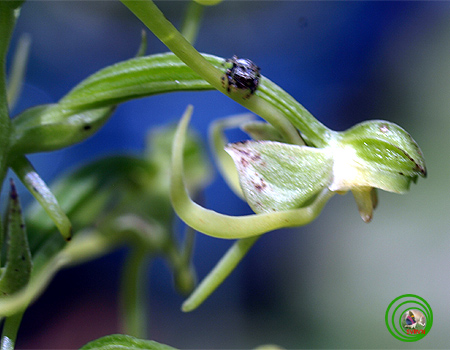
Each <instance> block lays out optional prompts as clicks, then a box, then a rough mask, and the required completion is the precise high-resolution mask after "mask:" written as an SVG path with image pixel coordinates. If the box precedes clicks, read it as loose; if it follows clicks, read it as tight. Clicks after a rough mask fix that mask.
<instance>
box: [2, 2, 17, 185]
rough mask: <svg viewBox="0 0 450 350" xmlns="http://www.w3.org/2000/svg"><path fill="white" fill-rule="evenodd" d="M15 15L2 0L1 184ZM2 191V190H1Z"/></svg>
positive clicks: (6, 143)
mask: <svg viewBox="0 0 450 350" xmlns="http://www.w3.org/2000/svg"><path fill="white" fill-rule="evenodd" d="M14 24H15V16H14V10H12V9H11V8H10V7H9V6H8V4H7V3H6V2H5V1H0V186H1V184H3V180H4V178H5V176H6V171H7V169H8V166H7V154H8V148H9V135H10V128H11V121H10V118H9V111H8V102H7V101H8V97H7V88H6V54H7V53H8V48H9V42H10V40H11V35H12V32H13V29H14ZM0 191H1V190H0Z"/></svg>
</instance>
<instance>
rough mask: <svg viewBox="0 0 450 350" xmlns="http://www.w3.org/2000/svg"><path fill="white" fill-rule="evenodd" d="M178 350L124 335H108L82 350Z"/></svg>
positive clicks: (88, 344) (90, 343)
mask: <svg viewBox="0 0 450 350" xmlns="http://www.w3.org/2000/svg"><path fill="white" fill-rule="evenodd" d="M116 349H117V350H123V349H127V350H176V349H175V348H173V347H171V346H168V345H164V344H161V343H157V342H155V341H153V340H143V339H138V338H134V337H131V336H129V335H124V334H113V335H108V336H106V337H103V338H99V339H97V340H93V341H91V342H89V343H87V344H86V345H85V346H83V347H82V348H81V349H80V350H116Z"/></svg>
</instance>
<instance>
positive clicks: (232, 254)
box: [182, 236, 261, 312]
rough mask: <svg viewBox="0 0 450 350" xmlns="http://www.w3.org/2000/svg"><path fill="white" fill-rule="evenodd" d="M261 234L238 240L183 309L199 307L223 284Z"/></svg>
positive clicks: (184, 304) (187, 310)
mask: <svg viewBox="0 0 450 350" xmlns="http://www.w3.org/2000/svg"><path fill="white" fill-rule="evenodd" d="M260 237H261V236H255V237H250V238H244V239H240V240H237V241H236V242H234V244H233V245H232V246H231V248H230V249H229V250H228V251H227V253H226V254H225V255H224V256H223V257H222V258H221V259H220V261H219V262H218V263H217V265H216V266H215V267H214V269H212V270H211V271H210V272H209V273H208V276H206V277H205V279H203V281H202V282H201V283H200V285H199V286H198V287H197V288H196V289H195V291H194V293H192V294H191V296H190V297H189V298H188V299H187V300H186V301H185V302H184V303H183V306H182V310H183V311H185V312H189V311H192V310H194V309H195V308H197V307H198V306H199V305H200V304H201V303H203V301H205V300H206V298H208V297H209V296H210V295H211V293H212V292H214V291H215V290H216V289H217V287H218V286H220V285H221V284H222V282H223V281H224V280H225V278H227V277H228V275H229V274H230V273H231V272H232V271H233V270H234V269H235V267H236V266H237V265H238V264H239V262H240V261H241V260H242V259H243V258H244V256H245V255H246V254H247V253H248V251H249V250H250V248H251V247H253V245H254V244H255V243H256V241H257V240H258V239H259V238H260Z"/></svg>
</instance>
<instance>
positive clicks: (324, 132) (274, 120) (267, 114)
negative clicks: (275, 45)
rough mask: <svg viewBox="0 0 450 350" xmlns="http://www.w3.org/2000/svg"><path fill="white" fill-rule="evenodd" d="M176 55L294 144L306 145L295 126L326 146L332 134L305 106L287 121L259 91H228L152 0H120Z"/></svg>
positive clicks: (216, 71) (218, 72) (215, 71)
mask: <svg viewBox="0 0 450 350" xmlns="http://www.w3.org/2000/svg"><path fill="white" fill-rule="evenodd" d="M121 1H122V3H123V4H124V5H125V6H127V7H128V9H130V10H131V11H132V12H133V13H134V14H135V15H136V16H137V17H138V18H139V19H140V20H141V21H142V23H144V24H145V25H146V26H147V27H148V28H149V29H150V30H151V31H152V32H153V34H155V35H156V36H157V37H158V38H159V39H160V40H161V41H162V42H163V43H164V44H165V45H166V46H167V47H168V48H169V49H170V50H171V51H172V52H173V53H174V54H175V55H177V56H178V57H179V58H180V59H181V60H182V61H183V62H184V63H185V64H186V65H188V66H189V67H190V68H191V69H192V70H193V71H195V72H196V73H197V74H198V75H199V76H200V77H202V78H203V79H205V80H206V81H207V82H208V83H209V84H211V86H213V87H214V88H215V89H217V90H219V91H220V92H222V93H224V94H225V95H227V96H228V97H230V98H232V99H233V100H234V101H236V102H238V103H240V104H241V105H242V106H244V107H245V108H247V109H249V110H250V111H252V112H254V113H255V114H257V115H259V116H261V117H262V118H264V119H265V120H266V121H268V122H269V123H270V124H272V125H273V126H274V127H276V128H277V129H278V130H279V131H280V132H281V134H282V135H283V136H284V137H285V139H286V141H287V142H289V143H292V144H303V141H302V140H301V139H300V137H299V135H298V133H297V131H296V130H295V128H294V127H293V126H292V125H295V126H296V127H297V128H299V129H300V130H301V132H302V133H303V134H305V135H306V138H307V139H308V141H309V142H310V143H312V144H313V145H315V146H316V147H322V146H325V145H326V144H327V143H328V140H329V138H330V137H331V136H332V135H331V133H330V130H329V129H328V128H326V127H325V126H324V125H323V124H321V123H320V122H319V121H317V120H316V119H315V118H314V117H313V116H312V115H311V114H310V113H309V112H308V111H306V109H304V108H302V111H301V112H302V113H301V114H300V115H298V114H294V115H290V119H289V120H287V119H286V118H285V117H284V116H283V114H282V113H281V112H280V111H279V109H277V108H275V107H274V106H273V105H272V104H271V103H270V97H268V98H266V99H263V98H258V91H256V93H255V95H253V96H252V97H251V98H248V99H245V98H243V97H242V95H241V94H229V93H228V92H227V89H226V88H225V86H224V84H223V82H222V76H223V71H222V70H220V69H219V68H217V67H214V66H213V65H212V64H210V63H209V62H208V61H207V60H206V59H205V58H204V57H203V56H202V55H201V54H200V53H199V52H198V51H197V50H196V49H195V48H194V47H193V46H192V45H191V44H190V43H189V42H188V41H187V40H186V39H185V38H184V37H183V36H182V35H181V33H180V32H178V31H177V29H176V28H175V27H174V26H173V25H172V23H170V22H169V21H168V20H167V19H166V18H165V17H164V15H163V13H162V12H161V11H160V10H159V9H158V8H157V7H156V5H155V4H154V3H153V2H152V1H151V0H141V1H133V0H121ZM283 108H289V106H283Z"/></svg>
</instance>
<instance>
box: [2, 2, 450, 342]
mask: <svg viewBox="0 0 450 350" xmlns="http://www.w3.org/2000/svg"><path fill="white" fill-rule="evenodd" d="M157 4H158V5H159V6H160V8H161V9H162V11H163V12H164V13H165V15H166V16H167V17H168V18H169V19H170V20H171V21H173V23H174V24H175V25H176V26H179V25H180V23H181V21H182V13H183V10H184V9H185V7H186V5H187V2H185V1H173V2H172V1H162V2H157ZM142 27H143V26H142V25H141V23H140V22H139V21H138V20H137V19H136V18H135V17H134V16H133V15H132V14H131V13H130V12H129V11H128V10H127V9H126V8H125V7H124V6H123V5H122V4H121V3H119V2H112V1H78V2H71V1H62V2H55V1H51V2H45V1H30V2H28V3H26V4H25V5H24V6H23V9H22V13H21V17H20V18H19V21H18V25H17V29H16V32H15V35H14V40H13V43H12V46H13V47H14V46H15V44H16V42H17V39H18V38H19V36H20V34H22V33H29V34H30V35H31V37H32V47H31V55H30V61H29V66H28V71H27V76H26V85H25V87H24V91H23V95H22V97H21V100H20V101H19V104H18V106H17V108H16V110H15V111H13V114H14V113H18V112H20V111H21V110H23V109H25V108H27V107H30V106H33V105H36V104H41V103H50V102H56V101H58V100H59V99H60V98H61V97H62V96H64V95H65V94H66V93H67V92H68V91H69V90H70V89H71V88H72V87H73V86H74V85H76V84H77V83H78V82H80V81H81V80H83V79H84V78H86V77H87V76H89V75H90V74H92V73H94V72H96V71H97V70H98V69H101V68H103V67H105V66H107V65H110V64H113V63H115V62H118V61H122V60H125V59H128V58H130V57H132V56H133V55H134V54H135V52H136V50H137V48H138V46H139V42H140V31H141V29H142ZM196 48H197V49H198V50H199V51H201V52H206V53H211V54H215V55H218V56H222V57H231V56H232V55H238V56H239V57H246V58H250V59H251V60H253V61H254V62H255V63H256V64H257V65H259V66H260V67H261V73H262V74H263V75H265V76H267V77H268V78H269V79H271V80H272V81H274V82H275V83H277V84H278V85H279V86H281V87H282V88H283V89H285V90H286V91H287V92H289V93H290V94H291V95H292V96H293V97H294V98H296V99H297V100H298V101H299V102H300V103H302V104H303V105H304V106H305V107H306V108H307V109H308V110H309V111H310V112H311V113H312V114H313V115H314V116H316V117H317V118H318V119H319V120H320V121H321V122H323V123H324V124H326V125H327V126H329V127H331V128H333V129H336V130H344V129H346V128H348V127H350V126H352V125H354V124H355V123H357V122H359V121H362V120H366V119H387V120H390V121H393V122H395V123H398V124H400V125H401V126H403V127H404V128H405V129H406V130H408V131H409V132H410V133H411V134H412V135H413V137H414V138H415V139H416V141H418V143H419V144H420V145H421V147H422V150H423V151H424V154H425V159H426V160H427V165H428V169H429V173H430V176H429V178H428V179H426V180H422V179H421V180H419V183H418V185H417V186H413V187H412V189H411V193H409V194H407V195H406V196H398V195H393V194H385V193H381V196H380V207H379V208H378V209H377V211H376V212H375V218H374V220H373V222H372V223H371V224H369V225H367V224H364V223H363V222H362V221H361V219H360V218H359V215H358V213H357V210H356V205H355V203H354V201H353V199H352V197H351V196H350V195H346V196H343V197H341V196H337V197H335V198H333V199H332V201H331V202H330V203H329V204H328V205H327V206H326V208H325V210H324V212H323V213H322V214H321V216H320V217H319V218H318V219H317V220H316V222H314V223H313V224H311V225H309V226H307V227H304V228H299V229H291V230H282V231H279V232H274V233H270V234H267V235H266V236H265V237H263V239H261V240H260V241H259V242H258V244H257V245H256V246H255V247H254V249H252V251H251V252H250V254H249V255H248V256H247V257H246V258H245V260H244V261H243V262H242V263H241V265H240V266H239V267H238V269H237V270H236V271H235V272H234V273H233V275H232V276H230V278H229V279H228V280H227V281H226V282H225V284H224V285H223V286H221V287H220V289H219V290H218V291H217V292H216V293H215V294H213V295H212V297H211V298H210V299H209V300H208V301H207V302H206V303H205V304H204V305H203V306H202V307H201V308H200V309H199V310H198V311H195V312H193V313H190V314H183V313H181V312H180V311H179V307H180V305H181V303H182V301H183V298H182V297H181V296H178V295H177V294H176V293H175V292H173V289H172V283H171V279H170V276H169V272H168V269H167V268H166V267H165V265H164V264H163V263H162V262H160V261H156V262H155V263H154V264H153V265H152V266H151V269H150V272H149V273H150V274H151V282H150V284H151V286H150V290H149V295H150V309H149V311H148V312H149V313H150V317H151V325H150V330H149V334H150V338H152V339H154V340H157V341H160V342H163V343H167V344H169V345H172V346H175V347H180V348H250V347H255V346H257V345H260V344H265V343H275V344H279V345H280V346H283V347H286V348H352V347H357V348H380V347H384V348H392V347H396V348H402V347H409V348H423V347H426V348H446V347H448V343H447V341H448V339H449V338H448V332H447V329H448V326H447V325H446V324H447V322H448V321H446V315H448V314H449V313H450V305H449V303H448V289H449V287H450V279H449V276H448V272H447V269H446V266H448V264H449V263H450V261H449V260H450V258H449V256H450V254H449V251H450V248H449V247H450V245H449V243H450V242H449V241H450V240H449V237H448V236H449V235H448V227H449V225H448V224H449V222H448V220H449V219H448V217H449V216H448V209H447V208H448V195H447V194H448V192H449V176H448V173H449V172H448V171H449V170H450V169H449V165H448V157H447V155H448V153H449V146H450V145H448V140H447V139H448V137H447V136H446V131H447V130H449V127H450V125H449V124H450V123H449V118H448V114H449V112H448V110H449V109H448V107H449V101H450V96H449V91H450V88H449V87H450V83H449V82H450V63H449V62H450V3H449V2H425V1H424V2H421V1H414V2H406V1H401V2H364V1H363V2H334V1H329V2H306V1H225V2H224V3H222V4H220V5H218V6H215V7H209V8H206V10H205V17H204V21H203V24H202V28H201V32H200V35H199V37H198V40H197V42H196ZM163 51H166V48H165V47H164V46H163V45H162V44H161V43H160V42H159V41H158V40H157V39H156V38H155V37H153V35H152V34H151V33H149V45H148V53H156V52H163ZM187 104H193V105H194V107H195V111H194V118H193V122H192V126H193V127H194V128H195V129H197V130H198V131H199V132H200V133H201V135H203V137H204V138H205V141H206V131H207V128H208V124H209V122H210V121H212V120H214V119H216V118H222V117H226V116H229V115H232V114H236V113H242V112H244V111H245V110H244V109H243V107H241V106H240V105H238V104H236V103H235V102H233V101H231V100H229V99H228V98H226V97H225V96H223V95H221V94H220V93H218V92H213V91H211V92H201V93H174V94H168V95H161V96H155V97H151V98H146V99H141V100H136V101H131V102H127V103H125V104H123V105H121V106H120V107H119V108H118V110H117V112H116V113H115V115H114V116H113V117H112V118H111V120H110V121H109V122H108V123H107V125H106V126H105V127H104V128H103V129H102V130H101V131H100V132H98V133H97V134H96V135H95V136H93V137H92V138H90V139H89V140H87V141H85V142H83V143H81V144H79V145H75V146H73V147H70V148H68V149H65V150H62V151H58V152H53V153H50V154H37V155H33V156H32V157H31V160H32V162H33V164H34V165H35V167H36V168H37V170H38V171H39V173H40V174H41V175H42V177H43V178H44V179H45V180H46V181H47V182H51V181H52V179H53V178H55V177H56V176H57V175H59V174H61V173H63V172H65V171H67V170H69V169H71V168H74V167H77V166H79V165H81V164H83V162H86V161H88V160H91V159H95V158H98V157H101V156H104V155H109V154H114V153H117V152H120V153H139V152H140V151H142V149H143V146H144V142H145V137H146V133H147V130H148V129H150V128H151V127H153V126H155V125H162V124H166V123H171V122H176V121H177V120H178V119H179V118H180V116H181V114H182V112H183V110H184V109H185V107H186V106H187ZM236 137H240V136H239V134H238V135H237V136H236ZM21 194H22V195H23V196H24V198H25V199H26V200H27V199H28V200H29V196H28V195H27V193H26V191H24V190H22V193H21ZM3 201H4V198H3ZM206 206H207V207H209V208H212V209H215V210H217V211H220V212H223V213H228V214H242V213H249V209H248V207H247V206H246V204H245V203H243V202H242V201H240V200H239V199H238V198H236V197H235V196H234V195H233V194H232V193H231V192H230V191H229V190H228V189H227V188H226V187H225V185H224V182H223V181H222V180H221V179H220V178H218V177H217V178H216V179H215V181H214V182H213V184H212V185H211V186H210V187H209V188H208V190H207V192H206ZM229 245H230V242H227V241H222V240H217V239H212V238H209V237H206V236H203V235H199V237H198V240H197V245H196V255H195V263H196V267H197V269H198V274H199V277H200V278H201V277H202V276H204V275H205V274H206V273H207V272H208V271H209V270H210V269H211V267H212V266H214V264H215V262H216V261H217V260H218V259H219V258H220V256H221V255H222V254H223V253H224V252H225V251H226V249H227V247H228V246H229ZM123 253H124V252H123V251H119V252H117V253H115V254H112V255H110V256H108V257H105V258H102V259H100V260H98V261H96V262H95V263H89V264H87V265H84V266H81V267H76V268H71V269H69V270H67V271H64V272H63V273H60V274H58V276H57V277H56V278H55V280H54V282H53V283H52V284H51V286H50V288H49V290H48V291H47V292H46V294H44V295H43V296H42V297H41V299H40V300H39V301H37V302H36V303H35V305H33V306H32V307H31V308H30V310H29V311H28V312H27V313H26V316H25V318H24V322H23V327H22V329H21V331H20V334H19V344H18V346H19V348H30V349H31V348H35V349H37V348H76V347H79V346H81V345H83V344H84V343H86V342H87V341H89V340H92V339H95V338H97V337H100V336H103V335H107V334H111V333H117V332H119V331H120V328H119V324H118V321H117V306H116V299H115V298H116V296H115V291H116V289H117V284H118V276H119V272H120V263H121V261H122V258H123ZM405 293H416V294H419V295H421V296H422V297H424V298H425V299H426V300H427V301H428V302H429V303H430V304H431V306H432V308H433V310H434V312H435V323H434V325H433V329H432V331H431V333H430V334H429V335H428V336H427V337H426V338H424V339H423V340H421V341H420V342H419V343H412V344H403V343H401V342H399V341H397V340H396V339H394V338H393V337H392V336H391V335H390V334H389V333H388V332H387V330H386V326H385V324H384V313H385V310H386V307H387V305H388V304H389V303H390V301H392V300H393V299H394V298H395V297H397V296H399V295H401V294H405Z"/></svg>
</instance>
